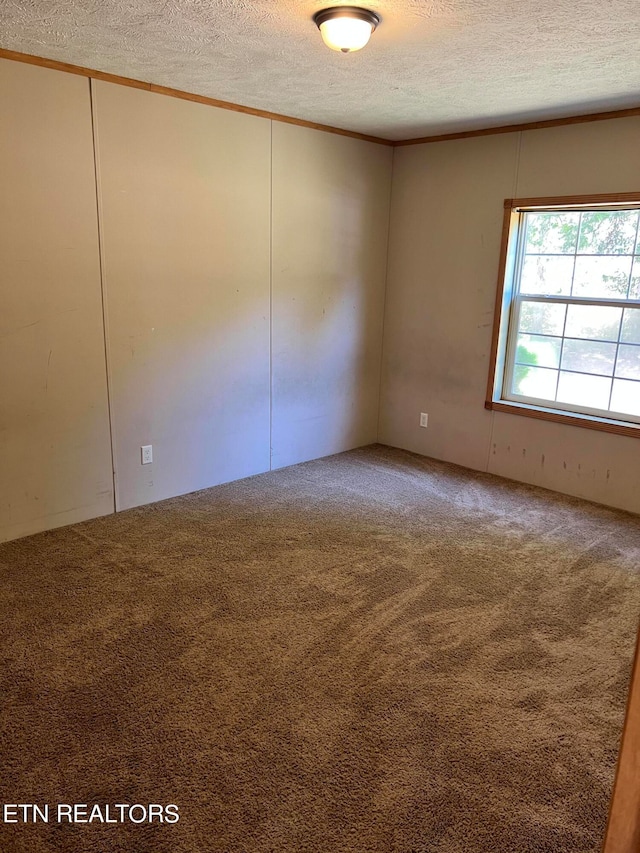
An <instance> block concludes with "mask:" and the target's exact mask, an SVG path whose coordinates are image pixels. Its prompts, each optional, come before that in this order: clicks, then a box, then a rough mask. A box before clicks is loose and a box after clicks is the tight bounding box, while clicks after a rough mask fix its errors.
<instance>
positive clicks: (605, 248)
mask: <svg viewBox="0 0 640 853" xmlns="http://www.w3.org/2000/svg"><path fill="white" fill-rule="evenodd" d="M637 224H638V211H637V210H597V211H588V212H587V213H583V214H582V222H581V225H580V239H579V241H578V252H580V253H583V252H584V253H585V254H590V255H591V254H592V255H612V254H615V255H618V254H631V253H632V252H633V246H634V243H635V241H636V227H637Z"/></svg>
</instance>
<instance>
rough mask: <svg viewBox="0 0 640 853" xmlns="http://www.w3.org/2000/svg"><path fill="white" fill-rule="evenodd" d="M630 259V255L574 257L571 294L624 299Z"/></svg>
mask: <svg viewBox="0 0 640 853" xmlns="http://www.w3.org/2000/svg"><path fill="white" fill-rule="evenodd" d="M562 260H564V258H563V259H562ZM631 260H632V259H631V256H630V255H627V256H626V257H624V256H623V257H613V258H611V257H609V258H597V257H578V258H576V271H575V274H574V277H573V291H572V293H573V295H574V296H591V297H597V298H599V299H626V298H627V291H628V289H629V275H630V273H631Z"/></svg>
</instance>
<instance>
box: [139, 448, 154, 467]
mask: <svg viewBox="0 0 640 853" xmlns="http://www.w3.org/2000/svg"><path fill="white" fill-rule="evenodd" d="M140 454H141V456H142V464H143V465H149V464H150V463H151V462H153V445H152V444H145V445H144V446H143V447H141V448H140Z"/></svg>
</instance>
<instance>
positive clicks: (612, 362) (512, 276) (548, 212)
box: [486, 193, 640, 436]
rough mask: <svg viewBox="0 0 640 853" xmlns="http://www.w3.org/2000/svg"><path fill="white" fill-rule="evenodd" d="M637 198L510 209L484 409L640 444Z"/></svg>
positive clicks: (515, 203)
mask: <svg viewBox="0 0 640 853" xmlns="http://www.w3.org/2000/svg"><path fill="white" fill-rule="evenodd" d="M639 233H640V193H638V194H636V195H630V194H619V195H616V196H589V197H586V196H583V197H571V198H556V199H508V200H507V201H506V202H505V221H504V230H503V245H502V253H501V259H500V280H499V284H498V295H497V305H496V318H495V324H494V335H493V347H492V366H491V374H490V377H489V387H488V394H487V404H486V405H487V408H489V409H497V410H500V411H510V412H516V413H518V414H524V415H530V416H532V417H538V418H544V419H549V420H555V421H568V422H571V423H577V424H580V425H582V426H587V427H590V428H593V429H604V430H607V431H609V432H619V433H623V434H627V435H637V436H640V239H639Z"/></svg>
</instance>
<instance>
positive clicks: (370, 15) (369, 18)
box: [313, 6, 380, 53]
mask: <svg viewBox="0 0 640 853" xmlns="http://www.w3.org/2000/svg"><path fill="white" fill-rule="evenodd" d="M313 20H314V21H315V23H316V25H317V27H318V29H319V30H320V34H321V35H322V40H323V41H324V43H325V44H326V45H327V47H330V48H331V50H340V51H342V53H351V52H352V51H354V50H360V48H362V47H364V46H365V44H366V43H367V42H368V41H369V39H370V38H371V33H372V32H373V31H374V30H375V28H376V27H377V26H378V24H379V23H380V18H379V17H378V16H377V15H376V13H375V12H370V11H369V10H368V9H360V8H358V7H357V6H334V7H333V9H323V10H322V11H321V12H316V14H315V15H314V16H313Z"/></svg>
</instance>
